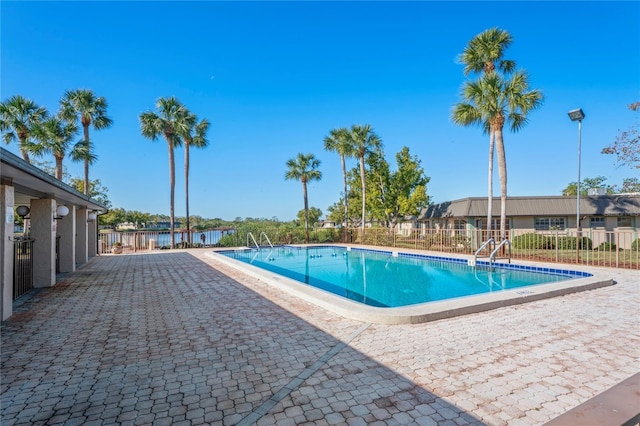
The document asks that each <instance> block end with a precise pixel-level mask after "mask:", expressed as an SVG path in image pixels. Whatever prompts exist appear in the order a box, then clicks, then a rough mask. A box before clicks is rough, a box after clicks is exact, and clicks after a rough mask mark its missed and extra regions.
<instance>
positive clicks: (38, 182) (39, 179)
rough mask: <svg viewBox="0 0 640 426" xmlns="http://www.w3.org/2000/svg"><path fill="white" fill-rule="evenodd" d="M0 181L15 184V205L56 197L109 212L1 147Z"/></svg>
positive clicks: (64, 202) (70, 202) (61, 200)
mask: <svg viewBox="0 0 640 426" xmlns="http://www.w3.org/2000/svg"><path fill="white" fill-rule="evenodd" d="M0 178H1V179H2V181H3V183H6V184H7V185H12V186H13V187H14V190H15V194H14V196H15V202H16V205H18V204H19V203H28V201H29V199H31V198H53V199H55V200H56V201H57V202H58V203H61V204H68V205H75V206H78V207H84V208H87V209H93V210H102V211H106V210H107V207H106V206H105V205H103V204H102V203H100V202H99V201H96V200H94V199H92V198H90V197H88V196H87V195H84V194H83V193H81V192H79V191H77V190H76V189H75V188H72V187H70V186H69V185H67V184H66V183H64V182H62V181H59V180H58V179H56V178H55V177H53V176H51V175H49V174H47V173H45V172H44V171H42V170H40V169H39V168H37V167H35V166H33V165H31V164H29V163H27V162H26V161H24V160H23V159H22V158H19V157H18V156H16V155H14V154H13V153H11V152H9V151H7V150H5V149H4V148H0Z"/></svg>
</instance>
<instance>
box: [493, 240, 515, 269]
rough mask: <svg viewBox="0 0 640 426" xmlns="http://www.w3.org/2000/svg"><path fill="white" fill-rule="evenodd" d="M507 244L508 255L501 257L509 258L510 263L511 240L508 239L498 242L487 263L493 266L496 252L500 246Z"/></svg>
mask: <svg viewBox="0 0 640 426" xmlns="http://www.w3.org/2000/svg"><path fill="white" fill-rule="evenodd" d="M505 244H506V245H508V246H509V256H508V257H503V258H502V259H509V263H511V241H509V240H508V239H506V238H505V239H504V240H502V241H500V244H498V247H496V248H495V249H494V250H493V251H492V252H491V255H490V256H489V265H490V266H493V262H495V260H496V254H497V253H498V251H500V248H501V247H502V246H504V245H505Z"/></svg>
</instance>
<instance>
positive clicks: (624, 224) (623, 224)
mask: <svg viewBox="0 0 640 426" xmlns="http://www.w3.org/2000/svg"><path fill="white" fill-rule="evenodd" d="M632 226H633V220H632V217H631V216H620V217H619V218H618V228H631V227H632Z"/></svg>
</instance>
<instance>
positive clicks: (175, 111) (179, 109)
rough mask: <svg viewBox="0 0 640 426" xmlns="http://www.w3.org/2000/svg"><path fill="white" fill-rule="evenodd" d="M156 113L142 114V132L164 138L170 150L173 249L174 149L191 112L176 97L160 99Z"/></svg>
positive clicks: (153, 137) (151, 137)
mask: <svg viewBox="0 0 640 426" xmlns="http://www.w3.org/2000/svg"><path fill="white" fill-rule="evenodd" d="M156 110H157V113H156V112H153V111H146V112H143V113H142V114H140V131H141V133H142V136H144V137H146V138H149V139H151V140H152V141H155V140H157V139H158V137H160V136H164V138H165V140H166V141H167V148H168V149H169V181H170V185H171V206H170V215H169V217H170V221H171V248H172V249H173V248H174V247H175V235H174V230H175V214H174V206H175V203H174V201H175V188H176V166H175V161H174V148H175V147H178V146H180V145H181V144H182V139H181V135H184V134H186V133H187V132H188V129H189V127H190V124H189V123H190V122H191V118H190V117H189V115H190V114H189V111H187V109H186V108H185V107H184V105H182V104H181V103H180V101H178V100H177V99H176V98H175V97H170V98H160V99H158V101H157V102H156Z"/></svg>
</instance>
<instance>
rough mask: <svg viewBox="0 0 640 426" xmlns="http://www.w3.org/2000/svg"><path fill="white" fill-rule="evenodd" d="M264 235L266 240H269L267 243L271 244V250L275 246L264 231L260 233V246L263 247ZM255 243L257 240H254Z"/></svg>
mask: <svg viewBox="0 0 640 426" xmlns="http://www.w3.org/2000/svg"><path fill="white" fill-rule="evenodd" d="M263 235H264V238H265V239H266V240H267V242H268V243H269V245H270V246H271V248H273V244H271V241H269V237H268V236H267V234H266V233H265V232H264V231H263V232H261V233H260V244H261V245H262V236H263ZM254 241H255V240H254Z"/></svg>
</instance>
